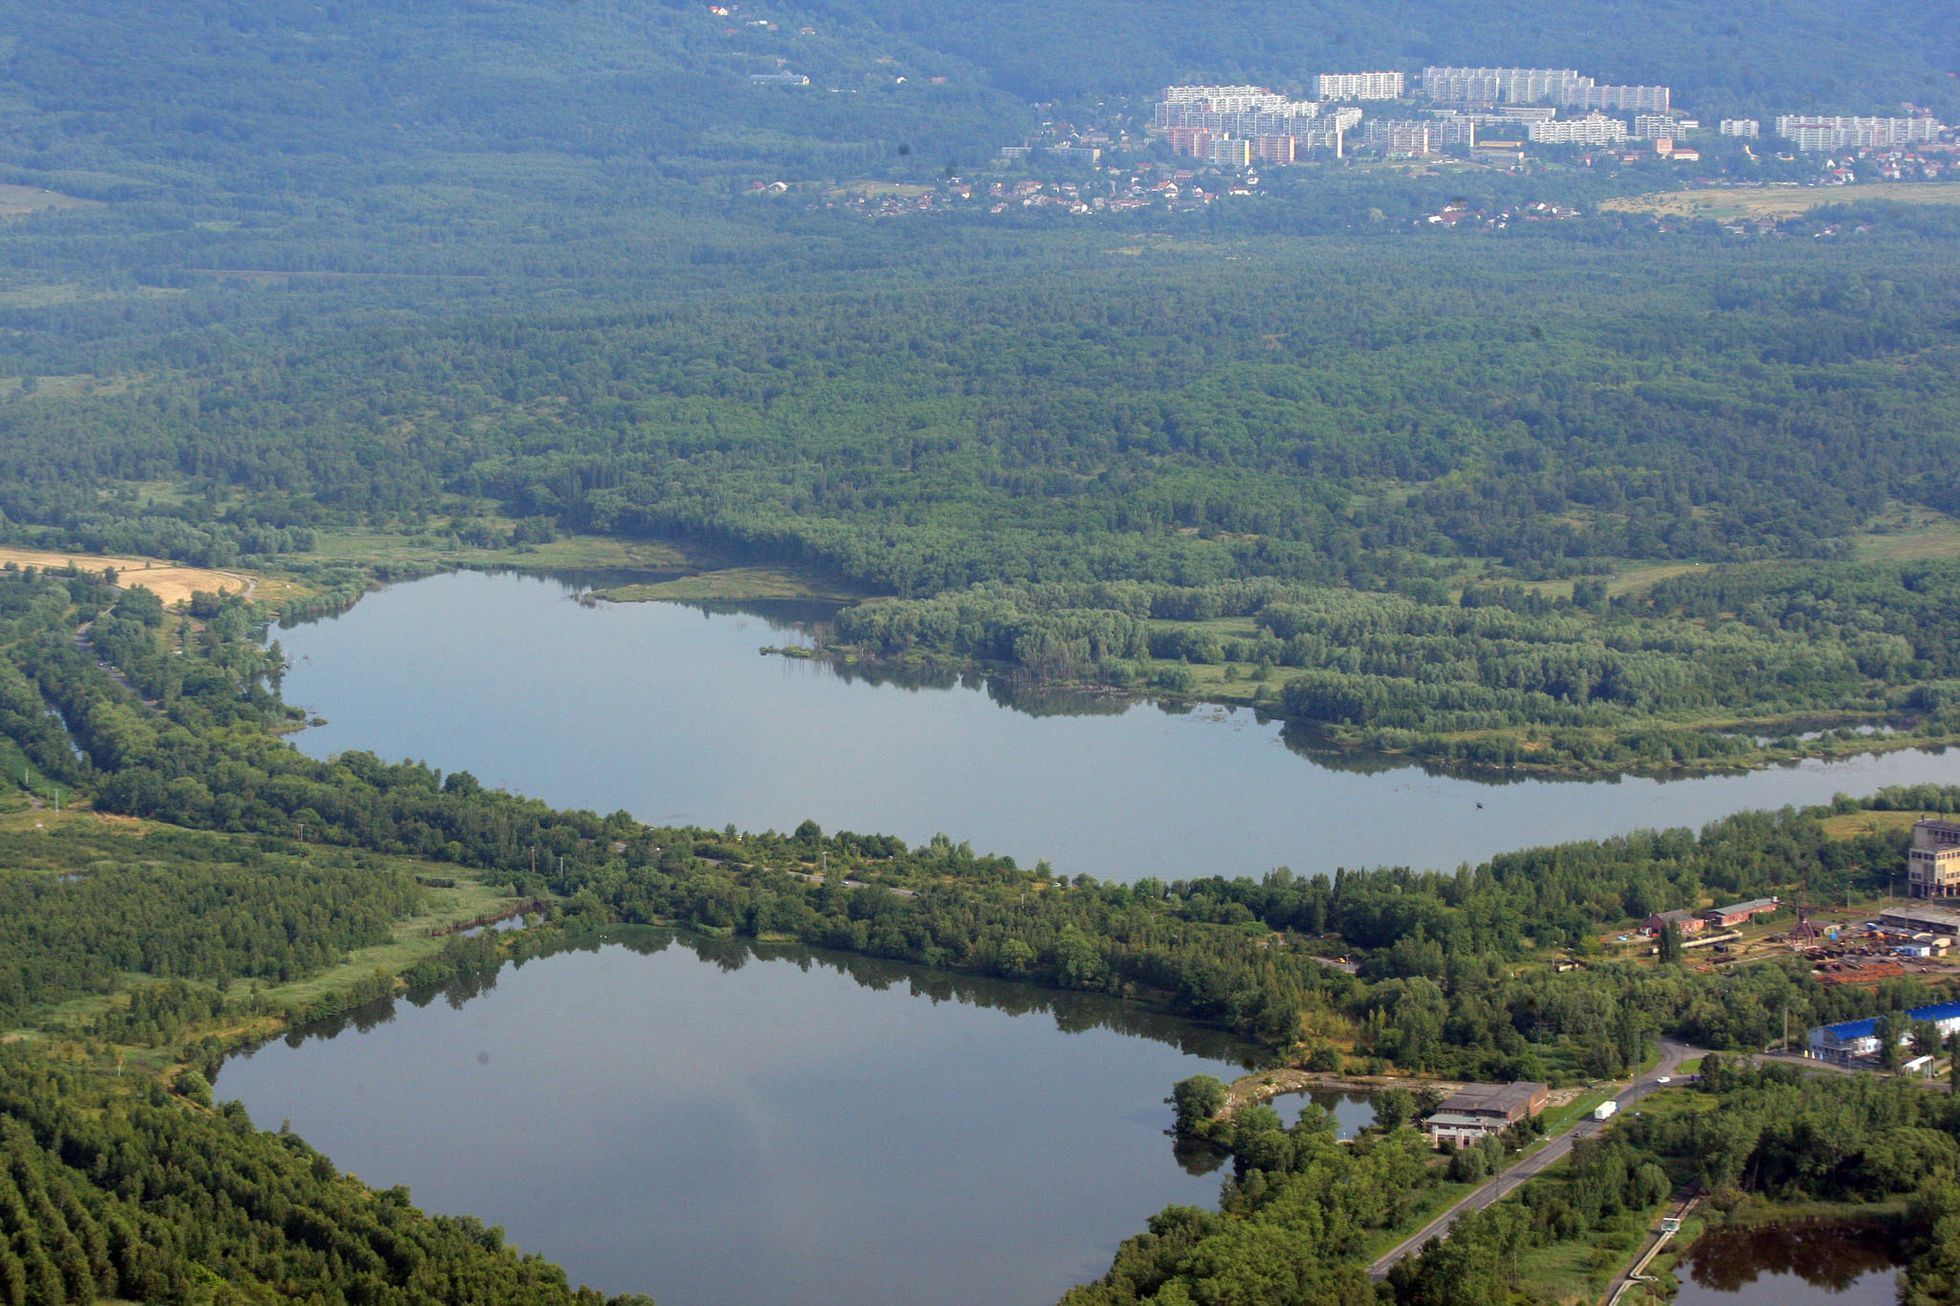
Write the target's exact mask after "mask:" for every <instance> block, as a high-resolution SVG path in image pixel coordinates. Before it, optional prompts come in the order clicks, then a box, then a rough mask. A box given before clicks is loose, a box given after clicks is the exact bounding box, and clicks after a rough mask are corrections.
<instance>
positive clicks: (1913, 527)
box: [1851, 508, 1960, 562]
mask: <svg viewBox="0 0 1960 1306" xmlns="http://www.w3.org/2000/svg"><path fill="white" fill-rule="evenodd" d="M1851 543H1852V545H1853V547H1854V548H1856V549H1857V550H1858V556H1859V557H1860V558H1862V559H1865V560H1867V561H1871V562H1929V561H1932V560H1934V559H1938V558H1956V557H1960V522H1957V521H1955V520H1953V519H1952V518H1951V517H1948V516H1946V515H1944V514H1942V513H1936V512H1933V511H1931V510H1930V509H1926V508H1915V509H1912V510H1911V511H1909V512H1907V513H1902V514H1899V515H1898V516H1897V518H1896V519H1895V520H1891V521H1888V522H1887V523H1886V528H1885V529H1884V530H1882V531H1870V532H1867V533H1866V534H1864V535H1858V536H1854V537H1853V538H1852V541H1851Z"/></svg>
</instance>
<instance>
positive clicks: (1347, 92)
mask: <svg viewBox="0 0 1960 1306" xmlns="http://www.w3.org/2000/svg"><path fill="white" fill-rule="evenodd" d="M1402 87H1403V78H1402V74H1401V73H1322V74H1321V75H1320V76H1318V77H1316V78H1314V94H1315V95H1318V96H1319V97H1320V98H1321V99H1323V100H1399V99H1401V98H1402Z"/></svg>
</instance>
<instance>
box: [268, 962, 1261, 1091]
mask: <svg viewBox="0 0 1960 1306" xmlns="http://www.w3.org/2000/svg"><path fill="white" fill-rule="evenodd" d="M676 943H678V944H679V945H680V946H681V947H683V948H685V949H686V950H687V951H688V952H690V953H692V954H693V955H694V956H695V957H697V958H699V959H700V960H701V961H704V962H707V963H708V964H710V965H712V966H714V967H715V968H717V969H718V970H720V971H722V972H723V973H725V974H733V973H734V972H736V971H739V970H741V969H742V968H743V967H744V966H747V965H749V964H750V963H751V962H755V961H765V962H788V963H789V964H790V965H793V966H795V967H797V968H798V969H800V970H804V971H810V970H814V969H818V968H822V969H825V970H834V971H837V972H838V973H840V974H843V975H848V976H849V977H850V978H851V979H852V980H854V981H855V982H856V983H858V984H859V985H861V986H863V987H864V988H868V989H871V990H873V991H874V992H884V991H886V990H898V991H901V992H905V993H909V994H910V995H911V996H913V997H919V998H925V999H927V1000H928V1001H931V1002H958V1003H962V1004H964V1005H966V1006H973V1007H986V1008H990V1009H992V1010H996V1011H1005V1012H1007V1013H1008V1014H1009V1015H1014V1016H1032V1015H1047V1016H1049V1017H1051V1018H1052V1019H1053V1020H1054V1022H1055V1027H1056V1028H1057V1029H1059V1030H1061V1031H1062V1032H1063V1033H1065V1034H1081V1033H1086V1032H1088V1031H1091V1030H1097V1029H1106V1030H1110V1031H1111V1032H1113V1033H1117V1034H1127V1035H1129V1036H1131V1037H1133V1038H1147V1039H1151V1040H1153V1041H1155V1042H1158V1043H1167V1044H1169V1045H1170V1046H1172V1047H1175V1048H1176V1049H1177V1050H1178V1051H1180V1052H1183V1053H1185V1054H1187V1055H1190V1056H1198V1057H1205V1058H1208V1059H1210V1060H1214V1061H1228V1062H1235V1063H1237V1064H1239V1065H1242V1066H1244V1067H1246V1068H1247V1069H1251V1068H1253V1067H1254V1066H1255V1065H1256V1064H1258V1060H1257V1059H1258V1057H1259V1055H1260V1053H1259V1049H1257V1048H1255V1047H1253V1046H1252V1045H1251V1044H1249V1043H1243V1042H1241V1041H1239V1040H1238V1039H1236V1038H1233V1037H1232V1036H1231V1035H1230V1034H1228V1033H1226V1032H1225V1031H1223V1030H1219V1029H1212V1028H1210V1027H1208V1026H1204V1025H1199V1024H1195V1023H1193V1022H1191V1021H1187V1020H1183V1019H1180V1018H1178V1017H1176V1016H1173V1015H1170V1014H1169V1013H1167V1012H1163V1011H1158V1010H1155V1009H1153V1008H1151V1007H1148V1006H1145V1005H1143V1004H1141V1003H1137V1002H1126V1001H1124V1000H1122V999H1120V998H1113V997H1109V996H1107V995H1105V994H1100V993H1069V992H1064V991H1061V990H1057V989H1044V988H1040V987H1037V986H1035V985H1032V984H1017V983H1014V982H1013V981H1011V980H1000V979H990V978H986V977H983V976H977V975H959V974H954V973H951V972H948V971H936V970H931V969H928V968H926V967H923V966H913V965H908V964H906V963H904V962H896V961H882V960H879V959H877V958H873V957H860V956H856V955H853V954H850V953H835V952H825V951H821V950H818V949H815V948H806V947H803V946H801V945H798V944H775V943H756V942H753V941H751V940H748V939H732V938H730V939H720V938H710V937H707V936H705V935H696V934H683V933H678V932H676V931H674V930H667V929H660V928H656V927H652V926H619V927H614V928H611V929H606V930H602V931H594V932H590V933H586V934H581V935H572V936H566V937H564V938H562V939H560V940H557V941H554V942H552V943H551V944H549V945H548V946H545V947H543V948H540V949H539V950H538V951H536V952H535V953H532V954H531V955H528V956H523V957H519V958H516V959H513V960H510V961H507V962H504V963H503V965H507V966H516V967H522V966H528V965H535V964H537V963H539V962H543V961H548V960H549V959H550V958H552V957H554V956H558V955H562V954H564V953H580V952H583V953H592V952H597V951H598V950H599V949H600V948H602V947H618V948H624V949H626V950H628V951H629V952H633V953H637V954H639V955H641V956H649V957H650V956H655V955H657V954H659V953H661V952H663V951H665V950H666V949H667V948H669V947H672V946H673V945H675V944H676ZM499 970H501V967H498V968H493V969H486V970H483V971H478V972H473V973H470V974H465V975H461V976H458V977H456V978H454V979H451V980H449V981H447V982H445V983H443V984H439V985H434V986H430V987H427V988H420V989H412V990H410V991H409V992H407V993H404V994H402V995H400V996H399V997H396V998H388V999H383V1000H382V1001H380V1002H376V1003H372V1004H369V1005H368V1006H364V1007H358V1008H356V1009H354V1010H352V1011H349V1012H347V1013H345V1014H344V1015H340V1016H335V1017H332V1018H330V1019H327V1020H321V1021H315V1022H313V1023H311V1024H308V1025H304V1026H300V1027H297V1028H295V1029H293V1030H291V1031H289V1032H288V1033H287V1035H286V1037H285V1041H286V1042H287V1044H289V1045H290V1046H293V1047H297V1046H299V1045H300V1044H301V1043H303V1042H305V1041H306V1040H307V1039H312V1038H332V1037H334V1036H335V1035H336V1034H341V1033H344V1032H346V1031H347V1030H349V1029H352V1030H355V1031H357V1032H359V1033H366V1032H367V1031H369V1030H371V1029H374V1028H376V1027H378V1026H381V1025H385V1024H387V1023H388V1022H389V1021H391V1020H393V1019H394V1018H395V1004H396V1003H397V1002H406V1003H408V1004H409V1005H410V1006H413V1007H417V1008H421V1007H427V1006H429V1005H430V1004H431V1003H434V1002H436V1001H442V1002H444V1003H446V1004H448V1005H449V1006H450V1007H452V1008H459V1007H461V1006H462V1005H463V1004H464V1003H466V1002H468V1001H470V1000H471V999H472V998H477V997H481V996H482V995H483V994H485V993H488V992H490V991H491V990H492V989H494V988H495V987H496V986H497V974H498V972H499ZM1166 1087H1168V1086H1166Z"/></svg>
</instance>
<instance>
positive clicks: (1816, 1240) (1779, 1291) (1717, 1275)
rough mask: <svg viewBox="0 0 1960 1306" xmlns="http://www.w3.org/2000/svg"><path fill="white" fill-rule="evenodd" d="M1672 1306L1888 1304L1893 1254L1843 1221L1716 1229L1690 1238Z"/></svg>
mask: <svg viewBox="0 0 1960 1306" xmlns="http://www.w3.org/2000/svg"><path fill="white" fill-rule="evenodd" d="M1677 1277H1680V1278H1681V1281H1682V1282H1681V1292H1680V1294H1679V1295H1678V1296H1676V1297H1675V1299H1674V1301H1675V1306H1893V1304H1894V1303H1895V1302H1897V1301H1898V1283H1899V1271H1898V1269H1897V1259H1896V1248H1895V1246H1894V1241H1893V1239H1892V1238H1891V1237H1890V1236H1889V1235H1888V1234H1887V1233H1886V1231H1885V1230H1884V1229H1883V1228H1882V1227H1880V1226H1878V1225H1872V1224H1865V1223H1862V1222H1859V1221H1845V1220H1798V1221H1792V1222H1790V1223H1787V1224H1771V1225H1760V1226H1756V1227H1753V1228H1729V1229H1717V1230H1715V1231H1713V1232H1711V1233H1708V1234H1705V1235H1703V1236H1702V1237H1701V1238H1698V1239H1696V1240H1695V1245H1694V1247H1693V1248H1692V1249H1691V1251H1690V1253H1689V1257H1688V1266H1687V1273H1686V1274H1685V1275H1678V1276H1677Z"/></svg>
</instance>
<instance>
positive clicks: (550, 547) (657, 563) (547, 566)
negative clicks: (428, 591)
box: [294, 530, 698, 571]
mask: <svg viewBox="0 0 1960 1306" xmlns="http://www.w3.org/2000/svg"><path fill="white" fill-rule="evenodd" d="M294 556H295V557H296V558H297V559H299V560H304V561H312V562H356V563H374V562H394V563H418V564H425V565H432V566H439V567H523V568H528V569H535V570H539V571H553V570H563V571H689V570H693V569H694V568H695V567H696V566H697V565H698V564H696V563H695V562H693V561H692V560H690V559H689V558H688V556H687V555H686V554H684V553H682V552H681V551H680V550H679V549H677V548H675V547H673V546H672V545H669V544H662V543H659V542H658V541H654V540H628V539H618V538H614V537H611V536H600V535H565V536H561V537H559V538H558V539H555V540H553V541H551V542H550V543H548V544H526V545H517V546H512V547H509V548H499V549H473V548H467V547H450V546H449V545H448V544H447V542H446V541H443V540H440V539H438V538H436V537H434V536H432V535H429V534H421V535H407V534H402V533H400V532H394V531H365V530H328V531H321V532H320V534H319V540H318V547H316V548H315V549H314V551H313V552H312V553H306V554H297V555H294Z"/></svg>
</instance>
